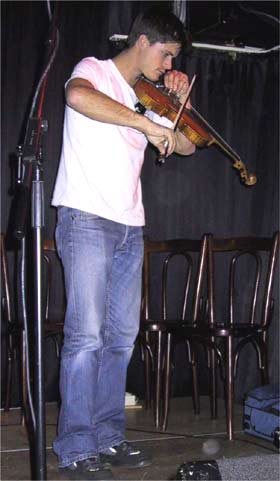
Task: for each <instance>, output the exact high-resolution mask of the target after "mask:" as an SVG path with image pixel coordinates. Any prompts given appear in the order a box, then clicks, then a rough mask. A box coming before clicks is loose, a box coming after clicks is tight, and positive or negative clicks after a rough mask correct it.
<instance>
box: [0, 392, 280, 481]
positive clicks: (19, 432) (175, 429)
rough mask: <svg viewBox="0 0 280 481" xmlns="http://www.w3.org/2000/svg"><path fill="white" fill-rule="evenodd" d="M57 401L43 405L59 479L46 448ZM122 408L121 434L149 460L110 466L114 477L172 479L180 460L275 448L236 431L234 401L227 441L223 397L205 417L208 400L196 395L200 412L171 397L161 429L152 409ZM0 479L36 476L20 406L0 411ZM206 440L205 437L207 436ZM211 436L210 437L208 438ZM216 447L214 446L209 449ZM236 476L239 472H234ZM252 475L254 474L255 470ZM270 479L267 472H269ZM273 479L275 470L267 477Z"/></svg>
mask: <svg viewBox="0 0 280 481" xmlns="http://www.w3.org/2000/svg"><path fill="white" fill-rule="evenodd" d="M57 413H58V411H57V405H56V403H49V404H47V406H46V437H47V439H46V458H47V479H49V480H62V479H65V477H64V476H62V473H60V472H59V470H58V468H57V459H56V456H55V455H54V453H53V452H52V447H51V446H52V440H53V439H54V437H55V433H56V422H57ZM126 413H127V438H128V440H130V441H132V442H135V443H136V444H138V445H139V447H140V446H142V447H143V448H145V449H146V450H148V451H149V452H150V453H151V455H152V457H153V464H152V465H151V466H150V467H147V468H141V469H133V470H131V469H123V468H113V472H114V475H115V478H116V479H117V480H170V479H175V476H176V472H177V470H178V467H179V466H180V464H181V463H183V462H188V461H196V460H206V459H216V460H223V459H228V458H236V457H247V456H258V457H261V456H265V457H266V455H271V454H274V455H275V454H276V453H277V449H276V448H274V446H273V445H272V444H270V443H269V442H267V441H263V440H260V439H257V438H255V437H252V436H249V435H247V434H244V433H243V431H242V406H240V405H237V406H235V422H234V432H235V439H234V441H228V440H227V438H226V432H225V417H224V408H223V403H222V402H220V403H219V417H218V419H216V420H211V419H210V412H209V400H208V398H207V397H205V398H202V399H201V414H200V415H199V416H195V415H194V414H193V409H192V401H191V399H190V398H177V399H173V400H172V402H171V409H170V416H169V425H168V429H167V431H166V432H165V433H161V432H159V431H158V430H157V429H156V428H155V427H154V423H153V413H152V410H145V409H144V408H141V407H140V408H139V407H138V408H129V409H127V410H126ZM1 426H2V427H1V437H2V442H1V458H2V461H1V465H2V466H1V480H2V481H4V480H12V479H13V480H22V481H24V480H31V479H36V478H35V477H34V476H33V477H32V474H31V464H32V463H31V462H30V450H29V443H28V437H27V434H26V429H25V427H23V426H21V424H20V412H19V410H18V409H12V410H10V412H9V413H4V412H3V411H1ZM209 440H211V441H210V442H209ZM213 440H214V443H213V442H212V441H213ZM211 449H216V450H217V451H216V452H213V451H211ZM236 479H238V480H241V478H240V477H238V478H236ZM255 479H261V478H258V477H257V475H256V477H255ZM269 479H270V478H269ZM278 479H279V470H278V472H275V477H274V476H273V478H271V480H273V481H274V480H278Z"/></svg>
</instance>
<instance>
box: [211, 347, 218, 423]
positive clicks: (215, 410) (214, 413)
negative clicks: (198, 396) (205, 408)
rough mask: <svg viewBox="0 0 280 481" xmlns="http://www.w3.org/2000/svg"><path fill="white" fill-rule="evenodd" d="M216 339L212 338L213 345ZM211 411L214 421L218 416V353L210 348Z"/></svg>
mask: <svg viewBox="0 0 280 481" xmlns="http://www.w3.org/2000/svg"><path fill="white" fill-rule="evenodd" d="M214 342H215V339H214V338H211V343H213V344H214ZM210 409H211V417H212V419H216V418H217V416H218V405H217V377H216V353H215V349H214V348H213V347H210Z"/></svg>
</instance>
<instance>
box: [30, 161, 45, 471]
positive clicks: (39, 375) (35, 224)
mask: <svg viewBox="0 0 280 481" xmlns="http://www.w3.org/2000/svg"><path fill="white" fill-rule="evenodd" d="M43 227H44V192H43V181H42V180H41V169H40V166H38V164H37V165H36V171H35V180H34V181H33V182H32V228H33V251H34V290H35V292H34V294H35V296H34V297H35V299H34V317H35V339H36V341H35V385H34V393H35V413H36V427H35V450H36V467H35V470H36V479H38V480H46V479H47V476H46V427H45V426H46V425H45V393H44V362H43V361H44V355H43V332H42V331H43V318H42V312H43V309H42V252H43V249H42V244H43V242H42V228H43Z"/></svg>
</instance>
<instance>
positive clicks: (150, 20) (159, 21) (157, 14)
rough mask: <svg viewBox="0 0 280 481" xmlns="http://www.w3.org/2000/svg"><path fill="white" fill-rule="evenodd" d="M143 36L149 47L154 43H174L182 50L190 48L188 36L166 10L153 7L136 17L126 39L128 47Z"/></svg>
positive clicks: (172, 15) (175, 18)
mask: <svg viewBox="0 0 280 481" xmlns="http://www.w3.org/2000/svg"><path fill="white" fill-rule="evenodd" d="M143 34H144V35H146V36H147V38H148V40H149V42H150V44H151V45H152V44H154V43H156V42H160V43H167V42H175V43H179V44H180V45H181V47H182V50H183V49H184V50H186V49H189V47H190V45H189V44H190V36H189V34H188V32H187V31H186V30H185V28H184V25H183V24H182V22H181V21H180V20H179V18H178V17H176V15H174V14H173V13H172V12H170V11H168V10H166V9H162V8H158V7H153V8H150V9H149V10H146V11H144V12H142V13H140V14H139V15H138V16H137V17H136V19H135V21H134V23H133V25H132V27H131V30H130V33H129V35H128V39H127V43H128V45H129V47H132V46H133V45H134V44H135V42H136V41H137V40H138V38H139V37H140V35H143Z"/></svg>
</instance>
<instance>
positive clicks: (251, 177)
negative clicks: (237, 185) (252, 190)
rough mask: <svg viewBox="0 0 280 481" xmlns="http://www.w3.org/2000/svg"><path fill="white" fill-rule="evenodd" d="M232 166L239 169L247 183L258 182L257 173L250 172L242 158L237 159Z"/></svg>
mask: <svg viewBox="0 0 280 481" xmlns="http://www.w3.org/2000/svg"><path fill="white" fill-rule="evenodd" d="M232 166H233V167H234V168H235V169H237V170H239V172H240V177H241V179H242V180H243V182H244V183H245V184H246V185H255V183H256V182H257V177H256V176H255V174H248V172H247V169H246V167H245V165H244V163H243V162H242V160H240V159H238V160H235V162H234V163H233V164H232Z"/></svg>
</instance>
